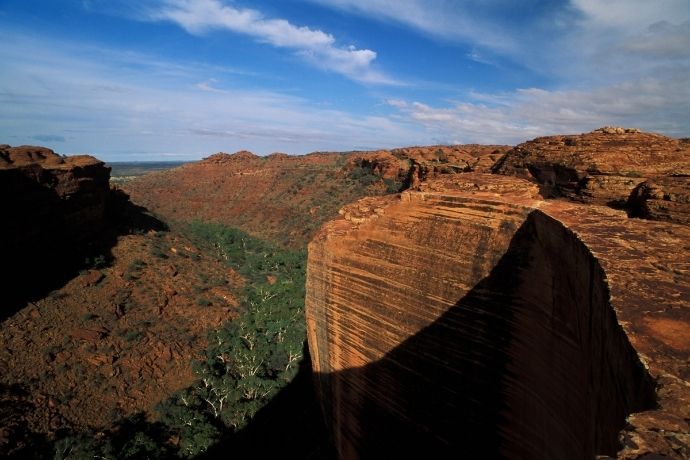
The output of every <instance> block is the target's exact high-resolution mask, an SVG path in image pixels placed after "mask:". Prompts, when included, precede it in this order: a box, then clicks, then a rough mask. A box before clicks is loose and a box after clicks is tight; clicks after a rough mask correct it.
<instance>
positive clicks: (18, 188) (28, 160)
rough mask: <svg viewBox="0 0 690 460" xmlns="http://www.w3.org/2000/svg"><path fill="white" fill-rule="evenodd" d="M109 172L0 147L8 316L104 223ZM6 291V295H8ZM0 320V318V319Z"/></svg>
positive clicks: (84, 160) (0, 229)
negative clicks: (19, 302) (13, 308)
mask: <svg viewBox="0 0 690 460" xmlns="http://www.w3.org/2000/svg"><path fill="white" fill-rule="evenodd" d="M109 176H110V168H107V167H106V166H105V165H104V163H103V162H102V161H99V160H97V159H96V158H93V157H91V156H87V155H82V156H74V157H62V156H60V155H58V154H56V153H55V152H53V151H52V150H50V149H46V148H43V147H32V146H22V147H10V146H8V145H0V196H2V197H3V208H2V219H3V225H2V226H0V245H1V249H2V250H1V251H0V252H1V253H2V255H3V260H2V265H1V266H0V270H1V271H2V273H0V275H1V277H2V279H3V282H4V283H7V284H6V286H8V288H7V289H4V292H3V305H0V307H1V308H0V309H2V310H3V311H5V312H6V311H7V310H8V309H9V308H10V307H11V306H14V304H15V303H16V302H18V301H19V299H20V298H22V299H25V298H26V295H27V292H29V291H36V290H39V291H40V286H41V285H42V284H43V283H45V282H46V280H47V279H49V278H53V277H54V275H55V274H56V272H60V271H62V270H63V269H65V270H66V268H65V267H68V266H69V265H70V264H69V263H68V261H70V260H71V259H72V258H73V257H75V255H76V254H82V253H83V252H84V251H83V249H84V248H85V246H88V245H89V244H90V242H91V241H93V240H94V239H98V238H99V233H100V232H101V231H102V230H103V228H104V226H105V223H106V208H107V203H108V199H109V193H110V185H109V183H108V181H109ZM10 287H11V289H10ZM0 314H3V313H0Z"/></svg>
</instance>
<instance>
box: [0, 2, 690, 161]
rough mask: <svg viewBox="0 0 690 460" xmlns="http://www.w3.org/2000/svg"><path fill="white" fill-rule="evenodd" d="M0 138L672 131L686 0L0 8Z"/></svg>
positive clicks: (268, 147)
mask: <svg viewBox="0 0 690 460" xmlns="http://www.w3.org/2000/svg"><path fill="white" fill-rule="evenodd" d="M0 62H2V63H3V64H2V70H1V71H0V107H2V110H0V143H8V144H11V145H21V144H38V145H45V146H48V147H50V148H53V149H54V150H56V151H57V152H60V153H66V154H74V153H91V154H93V155H96V156H98V157H99V158H102V159H104V160H108V161H129V160H161V159H171V160H175V159H180V160H188V159H198V158H201V157H203V156H207V155H209V154H212V153H215V152H217V151H226V152H233V151H236V150H240V149H247V150H251V151H254V152H255V153H258V154H267V153H271V152H274V151H282V152H287V153H307V152H311V151H316V150H341V151H342V150H362V149H375V148H390V147H399V146H408V145H428V144H439V143H441V144H452V143H485V144H486V143H507V144H516V143H519V142H522V141H524V140H527V139H531V138H534V137H536V136H540V135H548V134H559V133H578V132H585V131H590V130H592V129H595V128H597V127H600V126H602V125H606V124H614V125H622V126H634V127H639V128H642V129H644V130H649V131H654V132H660V133H664V134H668V135H671V136H676V137H683V136H690V2H688V0H655V1H653V2H652V1H649V0H608V1H604V0H601V1H595V0H560V1H559V0H528V1H523V2H519V1H515V0H454V1H453V0H280V1H277V0H273V1H269V0H262V1H242V0H236V1H231V0H140V1H125V0H0Z"/></svg>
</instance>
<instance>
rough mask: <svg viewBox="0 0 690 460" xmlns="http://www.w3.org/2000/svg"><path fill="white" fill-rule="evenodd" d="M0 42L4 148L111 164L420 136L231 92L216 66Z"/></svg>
mask: <svg viewBox="0 0 690 460" xmlns="http://www.w3.org/2000/svg"><path fill="white" fill-rule="evenodd" d="M0 40H2V41H3V43H6V44H8V46H5V47H0V60H2V62H4V63H5V64H4V66H3V72H1V73H0V106H2V107H3V110H2V113H0V140H1V141H2V142H3V143H9V144H14V145H17V144H31V143H36V141H39V142H41V143H43V144H44V145H47V146H49V147H53V148H55V149H56V150H58V151H59V152H60V153H69V154H72V153H84V152H88V153H93V154H94V155H97V156H99V157H103V159H106V160H111V161H112V160H117V159H120V160H127V159H155V158H157V157H162V156H166V155H170V154H176V155H179V156H180V158H185V159H195V158H201V157H202V156H207V155H208V154H209V153H213V152H217V151H220V150H223V151H235V150H241V149H249V150H253V151H254V152H256V153H259V154H264V153H270V152H273V151H277V150H280V151H288V152H290V153H306V152H309V151H314V150H351V149H352V148H353V146H354V145H355V144H354V143H356V144H357V145H366V146H370V147H372V148H380V147H385V146H390V143H393V145H404V144H406V143H413V142H414V141H415V140H416V139H417V138H418V137H417V136H416V134H418V133H415V129H414V127H413V126H411V125H408V124H407V123H405V122H404V121H393V120H390V119H387V118H384V117H380V116H373V115H356V114H352V113H349V112H346V111H340V110H327V109H324V108H323V107H319V106H318V104H315V103H312V102H311V101H309V100H308V99H304V98H300V97H296V96H293V95H288V94H283V93H280V92H277V91H267V90H256V89H241V88H236V87H231V86H230V85H228V84H227V82H225V81H223V75H224V73H223V72H222V69H219V68H217V67H214V66H203V65H199V64H198V63H192V64H190V65H189V66H183V65H180V64H179V63H177V62H167V61H165V60H163V59H161V58H159V57H157V56H151V55H146V54H141V53H128V52H124V51H121V50H118V49H106V48H99V49H97V50H96V49H93V48H90V47H88V46H84V45H81V44H78V43H73V42H60V41H51V42H46V41H38V40H35V39H32V38H30V37H27V36H23V35H18V34H12V33H9V32H0ZM92 55H98V56H100V57H101V59H94V58H93V56H92ZM200 82H201V83H200ZM219 87H220V88H223V89H222V90H221V89H218V88H219ZM37 133H39V134H37ZM39 136H40V137H39ZM58 143H59V144H58Z"/></svg>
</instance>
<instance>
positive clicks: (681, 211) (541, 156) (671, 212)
mask: <svg viewBox="0 0 690 460" xmlns="http://www.w3.org/2000/svg"><path fill="white" fill-rule="evenodd" d="M493 170H494V172H497V173H500V174H508V175H513V176H517V177H523V178H529V179H532V180H534V181H536V182H537V183H539V184H540V185H541V186H542V192H543V193H544V194H545V196H548V197H559V196H563V197H566V198H569V199H572V200H575V201H579V202H584V203H589V204H600V205H608V206H612V207H616V208H622V209H629V210H631V213H635V212H638V211H640V210H641V208H644V205H643V204H641V203H640V200H642V201H649V200H651V202H650V205H649V207H650V211H649V212H641V211H640V212H641V213H640V212H638V214H639V215H640V216H642V217H647V218H651V219H656V218H662V219H664V220H671V221H676V222H683V221H684V219H686V217H683V216H686V215H687V213H688V212H690V208H688V206H687V201H684V199H683V198H679V199H678V200H673V199H672V200H665V201H672V202H673V204H671V205H670V206H666V207H667V208H668V209H666V210H665V211H664V212H655V211H651V208H655V209H656V208H657V207H658V206H657V205H659V203H654V200H656V199H657V198H654V197H652V196H651V195H648V194H646V192H645V190H647V189H648V188H649V187H646V188H645V190H642V191H641V192H642V193H637V192H636V189H637V188H638V187H640V185H641V184H643V183H645V182H647V181H652V182H653V183H657V182H658V183H660V184H663V183H666V182H667V181H671V182H677V181H684V183H685V184H687V179H685V178H687V177H690V141H689V140H687V139H680V140H679V139H672V138H668V137H665V136H661V135H658V134H651V133H643V132H640V131H639V130H637V129H630V128H627V129H626V128H616V127H605V128H600V129H598V130H595V131H593V132H591V133H588V134H578V135H566V136H549V137H539V138H537V139H534V140H531V141H529V142H525V143H523V144H520V145H518V146H517V147H515V148H514V149H512V150H511V151H509V152H508V153H507V154H506V155H505V157H503V158H502V159H501V160H499V161H498V162H497V163H496V165H495V166H494V168H493ZM671 178H684V179H671ZM674 196H678V195H677V194H676V195H674ZM631 199H633V200H635V203H631V202H630V200H631ZM667 204H668V203H667ZM662 207H663V206H662ZM635 210H637V211H635Z"/></svg>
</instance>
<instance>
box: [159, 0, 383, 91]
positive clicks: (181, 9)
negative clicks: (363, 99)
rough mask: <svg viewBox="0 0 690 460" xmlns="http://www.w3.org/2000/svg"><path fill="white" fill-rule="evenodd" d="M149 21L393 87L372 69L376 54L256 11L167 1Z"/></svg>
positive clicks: (200, 0)
mask: <svg viewBox="0 0 690 460" xmlns="http://www.w3.org/2000/svg"><path fill="white" fill-rule="evenodd" d="M150 18H151V19H153V20H166V21H172V22H174V23H176V24H178V25H180V26H181V27H183V28H184V29H185V30H187V31H188V32H189V33H191V34H202V33H205V32H207V31H210V30H229V31H232V32H235V33H239V34H244V35H248V36H251V37H254V38H255V39H257V40H258V41H260V42H263V43H267V44H269V45H272V46H275V47H279V48H288V49H292V50H294V51H296V53H297V54H298V55H299V56H302V57H304V58H306V59H307V60H308V61H309V62H310V63H312V64H314V65H316V66H318V67H320V68H322V69H325V70H329V71H333V72H336V73H339V74H341V75H344V76H346V77H348V78H350V79H352V80H356V81H360V82H364V83H379V84H394V83H395V82H394V81H393V80H392V79H390V78H388V77H386V76H385V75H384V74H383V73H381V72H380V71H377V70H376V69H374V68H373V65H372V64H373V62H374V60H375V59H376V52H375V51H372V50H369V49H357V48H355V47H353V46H349V47H339V46H337V45H336V40H335V38H334V37H333V36H332V35H331V34H328V33H326V32H323V31H321V30H318V29H312V28H309V27H305V26H296V25H294V24H291V23H290V22H288V21H286V20H285V19H269V18H265V17H264V16H263V15H262V14H261V13H260V12H259V11H257V10H252V9H247V8H236V7H234V6H230V5H224V4H223V3H221V2H220V1H219V0H167V1H166V2H165V3H164V6H162V7H161V8H159V9H157V10H155V11H153V12H151V13H150Z"/></svg>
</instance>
